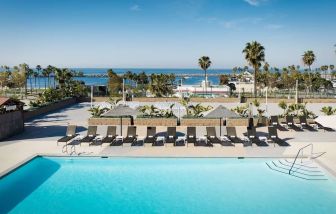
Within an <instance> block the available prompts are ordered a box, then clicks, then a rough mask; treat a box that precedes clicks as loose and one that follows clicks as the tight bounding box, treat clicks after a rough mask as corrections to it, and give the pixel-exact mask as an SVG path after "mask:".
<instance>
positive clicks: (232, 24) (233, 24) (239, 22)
mask: <svg viewBox="0 0 336 214" xmlns="http://www.w3.org/2000/svg"><path fill="white" fill-rule="evenodd" d="M261 21H263V19H262V18H259V17H254V18H251V17H246V18H241V19H234V20H229V21H222V22H221V23H220V25H222V26H224V27H225V28H228V29H232V28H241V27H243V26H246V25H251V24H252V25H257V24H259V23H260V22H261Z"/></svg>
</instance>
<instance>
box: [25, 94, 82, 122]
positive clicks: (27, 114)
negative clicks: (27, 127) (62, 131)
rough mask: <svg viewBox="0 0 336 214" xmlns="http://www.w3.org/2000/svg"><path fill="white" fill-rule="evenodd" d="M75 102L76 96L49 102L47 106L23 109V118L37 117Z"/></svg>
mask: <svg viewBox="0 0 336 214" xmlns="http://www.w3.org/2000/svg"><path fill="white" fill-rule="evenodd" d="M75 103H77V100H76V98H69V99H66V100H62V101H59V102H55V103H51V104H49V105H47V106H42V107H40V108H36V109H33V110H28V111H24V114H23V115H24V120H25V121H26V120H29V119H31V118H34V117H37V116H40V115H43V114H47V113H50V112H52V111H56V110H59V109H62V108H65V107H68V106H70V105H73V104H75Z"/></svg>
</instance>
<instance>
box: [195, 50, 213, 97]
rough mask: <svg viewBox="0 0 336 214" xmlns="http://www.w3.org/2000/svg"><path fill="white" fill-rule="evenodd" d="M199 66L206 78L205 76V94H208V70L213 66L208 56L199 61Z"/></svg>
mask: <svg viewBox="0 0 336 214" xmlns="http://www.w3.org/2000/svg"><path fill="white" fill-rule="evenodd" d="M198 65H199V66H200V67H201V68H202V70H203V71H204V76H205V94H207V85H208V76H207V70H208V68H209V67H210V66H211V61H210V58H209V57H208V56H202V57H201V58H199V59H198Z"/></svg>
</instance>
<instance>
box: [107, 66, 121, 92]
mask: <svg viewBox="0 0 336 214" xmlns="http://www.w3.org/2000/svg"><path fill="white" fill-rule="evenodd" d="M107 75H108V88H109V93H110V95H118V94H119V92H120V91H121V90H122V78H121V77H120V76H118V75H117V74H116V73H115V72H114V71H113V70H112V69H108V70H107Z"/></svg>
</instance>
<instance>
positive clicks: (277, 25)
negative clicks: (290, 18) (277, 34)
mask: <svg viewBox="0 0 336 214" xmlns="http://www.w3.org/2000/svg"><path fill="white" fill-rule="evenodd" d="M283 27H284V26H283V25H279V24H268V25H266V26H265V28H266V29H269V30H278V29H281V28H283Z"/></svg>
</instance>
